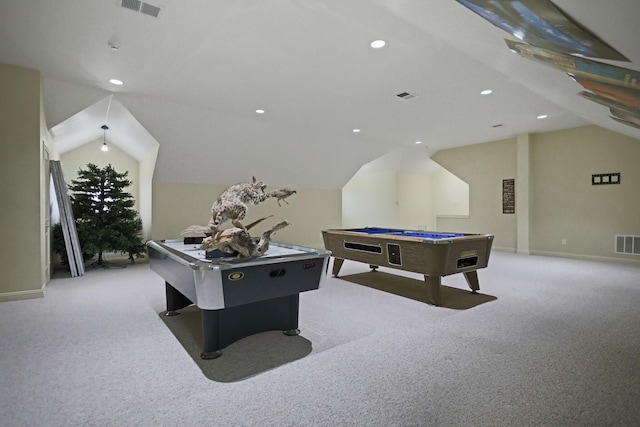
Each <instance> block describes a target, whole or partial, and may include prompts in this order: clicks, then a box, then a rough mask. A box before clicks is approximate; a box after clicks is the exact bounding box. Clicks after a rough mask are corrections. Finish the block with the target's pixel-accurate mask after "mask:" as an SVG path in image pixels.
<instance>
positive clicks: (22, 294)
mask: <svg viewBox="0 0 640 427" xmlns="http://www.w3.org/2000/svg"><path fill="white" fill-rule="evenodd" d="M34 298H44V289H36V290H33V291H16V292H3V293H0V302H6V301H20V300H23V299H34Z"/></svg>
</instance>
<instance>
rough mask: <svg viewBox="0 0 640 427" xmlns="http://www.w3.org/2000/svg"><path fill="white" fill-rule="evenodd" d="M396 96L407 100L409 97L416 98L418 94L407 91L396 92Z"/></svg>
mask: <svg viewBox="0 0 640 427" xmlns="http://www.w3.org/2000/svg"><path fill="white" fill-rule="evenodd" d="M396 96H397V97H398V98H402V99H406V100H409V99H413V98H416V97H417V96H418V95H414V94H412V93H409V92H402V93H399V94H397V95H396Z"/></svg>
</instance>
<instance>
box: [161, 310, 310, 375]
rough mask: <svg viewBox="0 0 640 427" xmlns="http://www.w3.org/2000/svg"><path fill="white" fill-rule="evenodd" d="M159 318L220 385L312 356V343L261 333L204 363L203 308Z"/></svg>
mask: <svg viewBox="0 0 640 427" xmlns="http://www.w3.org/2000/svg"><path fill="white" fill-rule="evenodd" d="M165 313H166V312H164V311H163V312H161V313H160V318H161V319H162V321H163V322H164V324H165V325H167V327H168V328H169V330H170V331H171V332H172V333H173V335H174V336H175V337H176V339H177V340H178V342H180V344H182V346H183V347H184V349H185V350H186V351H187V353H188V354H189V356H191V358H192V359H193V361H194V362H195V363H196V365H198V367H199V368H200V370H202V373H203V374H204V375H205V377H207V378H209V379H210V380H213V381H218V382H225V383H229V382H236V381H241V380H243V379H246V378H249V377H252V376H255V375H258V374H260V373H262V372H266V371H268V370H270V369H273V368H276V367H278V366H282V365H285V364H287V363H290V362H293V361H295V360H298V359H302V358H303V357H305V356H307V355H309V354H310V353H311V350H312V348H311V341H309V340H307V339H306V338H304V337H302V336H300V335H297V336H293V337H290V336H287V335H285V334H283V333H282V331H268V332H261V333H258V334H255V335H251V336H248V337H246V338H243V339H241V340H239V341H236V342H234V343H232V344H230V345H229V346H227V347H225V348H223V349H222V350H221V351H222V356H220V357H218V358H217V359H211V360H204V359H202V358H201V357H200V353H201V352H202V320H201V315H200V309H198V308H197V307H196V306H190V307H187V308H184V309H182V310H180V314H179V315H177V316H168V317H167V316H165V315H164V314H165Z"/></svg>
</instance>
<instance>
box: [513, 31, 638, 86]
mask: <svg viewBox="0 0 640 427" xmlns="http://www.w3.org/2000/svg"><path fill="white" fill-rule="evenodd" d="M505 42H506V43H507V46H508V47H509V49H511V50H512V51H513V52H515V53H517V54H518V55H520V56H522V57H524V58H527V59H531V60H534V61H537V62H540V63H543V64H545V65H549V66H551V67H554V68H557V69H559V70H561V71H564V72H565V73H567V74H569V75H570V76H572V77H574V78H582V79H589V80H592V81H595V82H602V83H607V84H612V85H616V86H620V87H626V88H631V89H637V90H640V72H638V71H635V70H630V69H627V68H622V67H616V66H615V65H609V64H604V63H602V62H597V61H592V60H589V59H586V58H580V57H577V56H571V55H566V54H563V53H558V52H553V51H551V50H548V49H543V48H540V47H536V46H531V45H528V44H526V43H520V42H514V41H513V40H506V39H505Z"/></svg>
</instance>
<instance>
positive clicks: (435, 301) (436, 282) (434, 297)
mask: <svg viewBox="0 0 640 427" xmlns="http://www.w3.org/2000/svg"><path fill="white" fill-rule="evenodd" d="M440 279H441V277H440V276H427V275H426V274H425V275H424V281H425V283H426V284H427V303H428V304H432V305H440Z"/></svg>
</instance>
